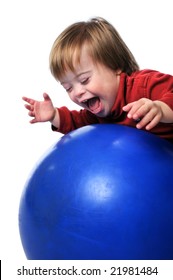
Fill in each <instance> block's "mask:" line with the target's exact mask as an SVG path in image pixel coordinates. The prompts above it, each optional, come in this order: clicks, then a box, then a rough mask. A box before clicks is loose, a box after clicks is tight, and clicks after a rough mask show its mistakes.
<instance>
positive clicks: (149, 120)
mask: <svg viewBox="0 0 173 280" xmlns="http://www.w3.org/2000/svg"><path fill="white" fill-rule="evenodd" d="M159 121H160V116H159V115H157V114H155V113H154V112H152V111H150V112H149V113H148V114H146V115H145V116H144V117H143V118H142V119H141V121H140V122H139V123H138V124H137V125H136V127H137V128H138V129H141V128H143V127H145V128H146V129H147V130H150V129H152V128H153V127H154V126H155V125H156V124H158V122H159Z"/></svg>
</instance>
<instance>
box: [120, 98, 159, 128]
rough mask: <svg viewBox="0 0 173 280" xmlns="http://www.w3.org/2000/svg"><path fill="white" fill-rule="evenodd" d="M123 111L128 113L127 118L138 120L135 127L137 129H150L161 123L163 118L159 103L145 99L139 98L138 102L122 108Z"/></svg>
mask: <svg viewBox="0 0 173 280" xmlns="http://www.w3.org/2000/svg"><path fill="white" fill-rule="evenodd" d="M123 110H124V111H125V112H128V114H127V117H128V118H132V119H134V120H137V121H138V120H139V122H138V124H137V125H136V127H137V128H138V129H140V128H143V127H145V129H147V130H150V129H152V128H153V127H155V126H156V125H157V124H158V123H159V122H160V121H161V119H162V116H163V112H162V108H161V106H160V104H159V102H157V101H152V100H150V99H147V98H141V99H139V100H138V101H135V102H132V103H129V104H127V105H126V106H124V107H123Z"/></svg>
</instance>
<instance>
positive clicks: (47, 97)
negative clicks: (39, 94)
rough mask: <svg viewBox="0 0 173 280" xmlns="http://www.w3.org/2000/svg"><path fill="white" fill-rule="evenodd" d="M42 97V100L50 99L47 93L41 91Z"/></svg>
mask: <svg viewBox="0 0 173 280" xmlns="http://www.w3.org/2000/svg"><path fill="white" fill-rule="evenodd" d="M43 97H44V100H45V101H49V100H51V99H50V97H49V95H48V94H47V93H43Z"/></svg>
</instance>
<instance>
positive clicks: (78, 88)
mask: <svg viewBox="0 0 173 280" xmlns="http://www.w3.org/2000/svg"><path fill="white" fill-rule="evenodd" d="M84 94H85V89H84V87H83V85H81V84H78V85H75V86H74V89H73V98H74V99H77V100H78V101H79V102H80V100H81V99H82V98H83V95H84Z"/></svg>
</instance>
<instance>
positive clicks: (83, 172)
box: [19, 124, 173, 260]
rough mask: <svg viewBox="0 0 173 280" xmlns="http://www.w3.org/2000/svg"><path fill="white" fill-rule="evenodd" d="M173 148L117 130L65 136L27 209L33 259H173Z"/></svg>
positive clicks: (29, 189) (24, 217)
mask: <svg viewBox="0 0 173 280" xmlns="http://www.w3.org/2000/svg"><path fill="white" fill-rule="evenodd" d="M172 174H173V145H172V144H171V143H170V142H168V141H166V140H162V139H161V138H159V137H157V136H155V135H152V134H151V133H148V132H145V131H142V130H137V129H135V128H130V127H127V126H121V125H114V124H107V125H106V124H99V125H91V126H85V127H83V128H80V129H77V130H75V131H73V132H70V133H69V134H67V135H65V136H63V137H62V138H61V139H60V140H59V141H58V143H56V144H55V145H53V147H51V148H50V149H49V150H48V151H47V153H46V155H44V156H43V157H42V159H41V160H40V161H39V162H38V164H36V166H35V167H34V170H33V171H32V172H31V176H30V177H29V178H28V180H27V182H26V186H25V188H24V191H23V194H22V196H21V201H20V206H19V230H20V236H21V241H22V245H23V248H24V251H25V254H26V257H27V259H30V260H36V259H37V260H88V259H89V260H146V259H148V260H149V259H155V260H168V259H171V260H172V259H173V179H172Z"/></svg>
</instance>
